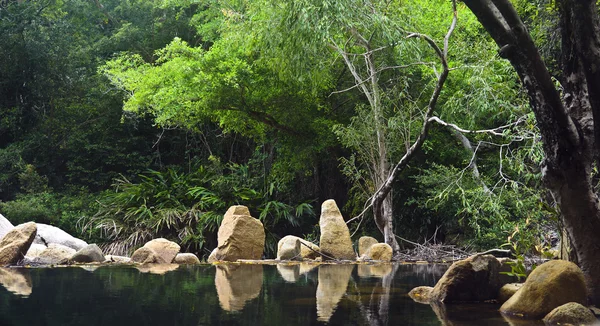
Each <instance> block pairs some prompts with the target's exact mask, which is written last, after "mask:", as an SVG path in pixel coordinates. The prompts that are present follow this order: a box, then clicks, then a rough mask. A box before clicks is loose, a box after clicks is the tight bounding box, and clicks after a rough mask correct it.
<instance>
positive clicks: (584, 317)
mask: <svg viewBox="0 0 600 326" xmlns="http://www.w3.org/2000/svg"><path fill="white" fill-rule="evenodd" d="M544 323H545V324H546V325H598V319H596V316H594V314H593V313H592V311H591V310H590V309H589V308H587V307H585V306H583V305H581V304H580V303H576V302H569V303H566V304H564V305H562V306H558V307H556V308H554V309H553V310H552V311H550V312H549V313H548V314H547V315H546V317H544Z"/></svg>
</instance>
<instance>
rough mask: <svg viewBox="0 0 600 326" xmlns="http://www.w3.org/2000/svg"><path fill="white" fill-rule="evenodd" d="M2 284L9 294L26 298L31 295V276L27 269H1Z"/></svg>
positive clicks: (0, 278) (0, 282)
mask: <svg viewBox="0 0 600 326" xmlns="http://www.w3.org/2000/svg"><path fill="white" fill-rule="evenodd" d="M0 284H2V286H4V287H5V288H6V289H7V290H8V291H9V292H12V293H14V294H16V295H18V296H21V297H24V298H26V297H28V296H29V295H30V294H31V290H32V286H31V276H30V275H29V270H28V269H26V268H6V267H0Z"/></svg>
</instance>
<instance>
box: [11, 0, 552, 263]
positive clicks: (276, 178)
mask: <svg viewBox="0 0 600 326" xmlns="http://www.w3.org/2000/svg"><path fill="white" fill-rule="evenodd" d="M513 3H514V4H515V5H516V6H517V7H518V9H519V11H520V14H521V15H522V17H524V18H525V19H526V22H527V23H528V25H529V28H530V32H531V33H532V35H533V36H534V38H535V41H536V42H537V43H538V46H539V48H540V49H541V50H542V54H543V56H544V59H545V60H546V62H547V63H549V66H550V67H553V68H554V69H556V64H555V62H556V57H557V55H558V50H557V48H558V45H557V40H556V39H557V36H556V34H557V33H558V32H556V31H555V30H553V29H552V28H551V27H550V26H552V24H553V23H554V21H555V20H556V9H555V8H554V7H553V5H552V2H550V1H547V0H515V1H513ZM457 10H458V23H457V27H456V30H455V31H454V32H453V34H452V35H451V37H450V38H449V45H448V64H449V67H450V73H449V77H448V80H447V82H446V84H445V85H444V88H443V89H442V92H441V94H440V99H439V101H438V103H437V107H436V110H435V114H434V115H435V116H436V117H438V118H439V119H440V120H443V121H445V122H446V123H449V124H454V125H456V126H459V127H460V128H462V129H460V130H462V132H461V131H460V130H459V129H458V128H452V126H446V125H444V124H435V125H434V126H433V127H432V128H431V130H430V132H429V135H428V137H427V139H426V140H425V143H424V145H423V148H422V150H420V151H419V152H418V153H417V154H416V156H415V157H414V158H412V159H411V161H410V162H409V163H408V166H407V168H406V169H404V170H403V171H402V173H401V175H400V176H399V178H397V181H396V182H395V183H394V187H393V192H392V203H393V211H394V215H393V219H394V220H393V223H394V233H395V234H396V235H398V236H399V237H401V238H404V239H409V240H411V241H416V242H424V241H437V242H444V243H450V244H457V245H460V246H465V247H468V248H471V249H472V250H479V249H482V248H490V247H499V246H501V245H502V244H504V243H505V242H506V241H507V237H508V236H512V238H511V239H517V238H518V239H519V241H521V242H522V243H523V247H524V248H525V249H524V250H529V249H530V248H533V247H534V246H538V248H541V247H543V246H550V243H549V242H548V241H547V239H545V238H546V237H547V236H548V234H550V233H552V232H550V231H556V230H558V228H559V225H558V223H557V222H556V221H557V213H556V210H555V209H554V202H553V200H552V198H551V196H549V195H548V193H547V192H546V191H545V190H544V189H543V188H542V185H541V180H540V170H539V165H540V162H541V160H542V159H543V153H542V151H541V146H540V137H539V133H538V131H537V129H536V125H535V120H534V118H533V115H532V113H531V111H530V108H529V106H528V101H527V98H526V95H525V94H524V91H523V90H522V87H521V84H520V82H519V80H518V77H517V75H516V74H515V72H514V70H513V69H512V68H511V66H510V64H509V63H508V62H507V61H506V60H503V59H501V58H500V57H499V56H498V54H497V50H496V48H497V47H496V45H495V44H494V42H493V41H492V40H491V39H490V38H489V36H488V35H487V34H486V32H485V30H484V29H483V28H482V27H481V25H480V24H479V23H478V22H477V20H476V19H475V17H474V16H473V15H472V14H471V12H470V11H469V10H468V9H467V8H466V7H465V6H464V5H463V4H462V3H458V8H457ZM451 20H452V3H451V2H450V1H447V0H406V1H396V0H386V1H377V0H368V1H366V0H344V1H328V0H326V1H316V0H294V1H273V0H252V1H250V0H231V1H215V0H144V1H142V0H95V1H83V0H42V1H25V0H23V1H14V0H4V1H0V200H1V201H0V213H1V214H3V215H4V216H6V217H7V218H8V219H9V220H11V221H12V222H13V224H17V223H21V222H25V221H30V220H33V221H37V222H42V223H49V224H53V225H56V226H59V227H61V228H62V229H64V230H66V231H67V232H69V233H71V234H74V235H77V236H79V237H82V238H84V239H87V240H89V241H95V242H99V243H103V244H104V246H105V248H107V249H110V251H111V252H113V253H127V252H131V251H132V249H134V248H135V247H136V246H140V245H141V244H143V243H144V242H145V241H147V240H149V239H151V238H154V237H158V236H161V237H166V238H170V239H173V240H175V241H177V242H178V243H181V244H182V246H183V247H184V248H185V249H187V250H190V251H194V252H197V253H198V254H200V255H201V256H206V255H207V254H208V253H209V252H210V250H212V249H213V248H214V247H215V246H216V230H217V228H218V225H219V222H220V220H221V218H222V215H223V214H224V213H225V211H226V210H227V208H228V207H229V206H230V205H234V204H243V205H246V206H248V207H249V209H250V211H251V213H252V214H253V216H255V217H257V218H260V219H261V220H262V222H263V224H264V225H265V229H266V233H267V240H268V241H267V242H268V246H267V256H269V257H272V256H273V252H274V251H275V250H276V243H277V240H278V239H280V238H281V237H283V236H285V235H288V234H294V235H299V236H303V237H305V238H308V239H310V240H316V239H318V232H319V229H318V217H319V208H320V205H321V203H322V202H323V201H324V200H326V199H329V198H333V199H335V200H336V201H337V203H338V205H339V206H340V208H341V210H342V213H343V214H344V216H345V218H346V219H347V220H349V219H350V218H352V217H354V216H358V215H359V214H360V213H361V212H363V210H364V207H365V203H367V202H368V200H369V198H370V196H371V195H373V193H374V192H375V191H376V190H377V189H376V187H378V184H379V182H380V181H381V178H382V174H381V171H380V170H378V168H377V162H384V165H385V164H394V162H397V161H398V160H399V159H400V158H401V157H402V156H403V155H404V153H406V152H407V150H408V148H409V147H410V145H411V143H412V142H414V140H415V139H416V137H417V136H418V134H419V132H420V130H421V126H422V122H423V115H424V110H425V108H426V107H427V103H428V101H429V99H430V97H431V94H432V92H433V89H434V87H435V85H436V78H437V76H438V74H439V72H440V71H441V70H440V69H441V65H440V64H439V60H438V58H437V54H436V52H435V51H433V50H432V47H431V46H430V44H428V42H427V41H426V40H425V38H423V37H407V35H410V33H418V35H427V36H428V37H430V39H431V40H433V41H435V42H436V43H437V44H439V45H440V46H442V44H443V39H444V36H445V35H446V33H447V32H448V28H449V26H450V23H451ZM361 38H362V39H368V44H369V47H365V46H364V44H366V43H361V41H360V40H361ZM365 53H368V57H369V58H370V59H369V60H370V61H368V62H365V60H363V59H364V58H365ZM369 62H371V63H372V64H373V66H372V67H371V66H368V63H369ZM370 69H372V70H370ZM370 71H371V72H373V71H374V72H375V73H370ZM357 76H359V77H360V78H362V79H364V83H362V82H359V81H358V80H359V79H357ZM374 77H376V78H374ZM375 79H376V80H375ZM557 83H558V81H557ZM366 84H368V87H370V88H369V89H367V91H365V89H364V88H363V86H365V85H366ZM375 95H376V96H375ZM499 127H501V128H499ZM466 130H470V131H475V130H478V131H481V132H465V131H466ZM386 162H387V163H386ZM384 176H385V175H384ZM370 214H372V212H370V211H368V210H367V211H366V213H365V214H364V215H363V216H362V217H360V218H357V219H355V220H353V221H352V222H350V223H349V227H350V229H351V232H354V231H356V232H354V237H355V238H354V239H357V238H358V237H359V236H361V235H372V236H375V237H377V238H381V234H380V233H379V231H378V229H377V227H376V225H375V223H374V222H373V217H372V216H371V215H370ZM515 230H517V232H515ZM401 245H409V244H407V243H404V242H401ZM409 246H410V245H409Z"/></svg>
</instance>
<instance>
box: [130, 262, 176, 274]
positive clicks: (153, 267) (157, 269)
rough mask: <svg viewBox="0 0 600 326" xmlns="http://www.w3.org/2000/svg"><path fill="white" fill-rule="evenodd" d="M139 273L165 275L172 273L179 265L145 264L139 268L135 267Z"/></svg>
mask: <svg viewBox="0 0 600 326" xmlns="http://www.w3.org/2000/svg"><path fill="white" fill-rule="evenodd" d="M135 268H137V270H138V271H140V272H141V273H150V274H158V275H163V274H166V273H168V272H172V271H174V270H176V269H177V268H179V265H177V264H143V265H139V266H135Z"/></svg>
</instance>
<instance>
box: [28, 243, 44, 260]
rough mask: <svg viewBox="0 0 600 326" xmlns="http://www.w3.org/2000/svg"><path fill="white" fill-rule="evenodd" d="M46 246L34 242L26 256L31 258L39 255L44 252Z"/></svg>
mask: <svg viewBox="0 0 600 326" xmlns="http://www.w3.org/2000/svg"><path fill="white" fill-rule="evenodd" d="M46 248H47V247H46V246H44V245H43V244H39V243H32V244H31V246H30V247H29V250H27V253H26V254H25V257H27V258H29V259H33V258H35V257H38V256H39V255H40V254H41V253H42V251H44V250H46Z"/></svg>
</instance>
